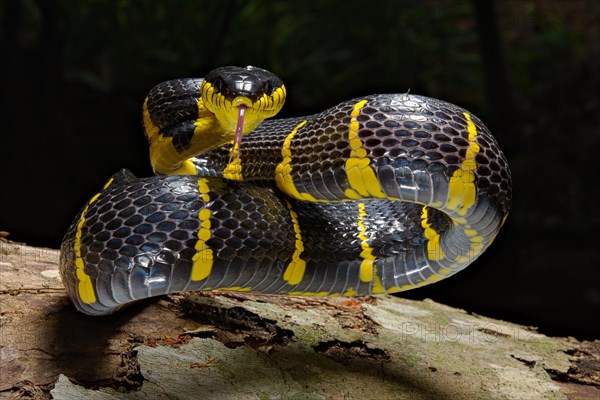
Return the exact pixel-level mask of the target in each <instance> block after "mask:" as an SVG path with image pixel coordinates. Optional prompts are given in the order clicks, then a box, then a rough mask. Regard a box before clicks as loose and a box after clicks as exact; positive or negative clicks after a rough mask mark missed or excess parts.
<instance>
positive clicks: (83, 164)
mask: <svg viewBox="0 0 600 400" xmlns="http://www.w3.org/2000/svg"><path fill="white" fill-rule="evenodd" d="M483 1H488V0H470V1H467V0H423V1H413V0H370V1H368V2H367V1H365V0H359V1H351V0H346V1H341V0H313V1H302V0H279V1H277V0H86V1H78V0H4V1H3V2H0V45H1V47H2V48H1V49H0V50H2V52H1V54H2V62H1V63H0V88H1V90H0V112H2V114H3V115H2V128H3V131H2V135H3V136H2V143H1V144H0V152H1V153H0V171H1V172H0V174H2V175H1V176H2V180H3V184H4V185H5V186H7V187H8V189H7V190H6V193H9V194H10V195H9V196H6V195H3V196H0V201H1V202H2V204H1V205H0V230H8V231H10V232H11V238H14V239H15V240H23V241H28V242H29V243H32V244H45V245H51V246H54V247H56V246H57V245H58V244H59V242H60V236H61V235H62V233H63V232H64V231H65V230H66V228H67V226H68V224H69V222H70V218H72V216H73V214H74V213H75V210H77V208H78V207H79V206H80V205H81V204H82V203H83V202H84V201H85V200H86V199H87V198H89V196H90V194H91V193H95V191H96V190H97V188H98V187H100V186H101V185H102V183H103V182H104V180H105V179H106V178H107V176H108V175H109V174H111V173H113V172H114V171H116V170H118V169H119V168H122V167H127V168H130V169H132V170H133V171H134V172H136V173H137V174H141V175H148V174H150V173H151V171H150V169H149V167H148V160H147V148H146V143H145V142H144V138H143V134H142V133H141V127H140V121H139V119H140V117H139V114H140V107H141V104H142V101H143V97H144V96H145V94H146V93H147V92H148V90H149V89H150V88H151V87H152V86H154V85H155V84H156V83H158V82H161V81H163V80H167V79H172V78H177V77H187V76H195V77H199V76H203V75H204V74H205V73H206V72H208V71H209V70H211V69H213V68H214V67H217V66H222V65H256V66H260V67H263V68H267V69H270V70H271V71H273V72H275V73H277V74H278V75H279V76H280V77H281V78H282V79H283V81H284V82H285V83H286V86H287V87H288V100H287V104H286V106H285V107H284V110H283V112H282V113H281V116H297V115H305V114H307V113H310V112H316V111H321V110H323V109H325V108H326V107H329V106H332V105H334V104H336V103H338V102H339V101H342V100H346V99H349V98H351V97H355V96H362V95H366V94H370V93H383V92H406V91H409V90H410V91H411V93H418V94H423V95H427V96H432V97H437V98H441V99H444V100H447V101H450V102H453V103H456V104H459V105H461V106H463V107H465V108H467V109H469V110H471V111H472V112H474V113H475V114H477V115H478V116H480V117H481V118H482V119H483V120H484V121H486V123H488V125H489V127H490V128H491V130H492V132H494V134H495V135H496V137H498V138H499V140H500V141H501V145H502V147H503V149H505V150H508V151H507V153H508V156H509V163H510V165H511V169H512V172H513V178H514V185H515V190H514V192H515V196H514V207H513V211H512V212H511V217H510V218H509V219H508V222H507V225H506V227H505V228H504V229H503V233H502V234H501V235H499V239H498V240H499V243H496V244H495V245H494V246H492V247H491V248H490V251H488V252H486V254H485V255H484V256H483V257H482V259H483V260H484V261H483V262H484V263H485V265H486V268H485V269H482V272H481V273H482V274H485V273H487V274H488V275H487V279H486V278H481V280H480V281H477V282H470V281H469V279H471V278H470V277H474V276H476V274H477V273H479V272H478V271H479V269H478V268H475V267H474V268H469V269H468V270H467V271H465V272H464V273H462V274H461V279H460V281H461V282H463V285H464V286H463V287H462V288H461V287H460V286H456V287H455V288H454V289H452V287H453V286H452V285H453V283H452V282H457V281H452V280H446V281H444V282H441V283H440V284H436V285H434V286H435V287H434V288H433V289H428V288H424V289H421V290H419V291H418V293H419V295H421V294H423V295H424V296H431V297H433V298H437V294H438V293H440V292H443V291H444V288H445V287H446V288H450V289H447V290H448V292H451V293H452V296H454V298H461V297H463V296H467V297H468V296H472V298H474V299H475V300H473V302H474V304H476V307H480V308H479V309H478V308H472V309H474V310H476V311H477V310H479V311H477V312H484V311H485V310H484V309H485V307H487V309H494V308H503V307H505V308H506V307H509V306H507V301H508V300H507V299H506V288H508V287H510V288H511V291H512V293H511V294H512V297H514V301H515V304H513V306H512V309H513V310H517V311H516V312H519V310H521V309H522V308H524V307H523V306H522V305H521V304H526V305H527V307H530V309H531V310H533V311H532V312H531V314H530V315H529V317H530V318H529V319H528V320H526V321H525V322H526V323H538V322H535V321H536V318H540V319H544V318H546V319H547V320H548V321H550V323H552V322H553V321H555V317H556V314H557V310H563V314H565V317H564V318H567V319H569V318H570V321H571V322H570V323H571V324H572V325H576V324H578V323H580V321H581V320H584V319H585V318H586V316H588V320H589V319H590V318H589V313H588V311H587V310H590V307H595V308H594V310H596V311H597V310H598V309H600V288H598V285H597V282H598V281H599V279H600V277H599V276H598V273H599V272H598V269H597V265H600V252H599V251H598V248H597V244H598V243H600V209H599V207H598V198H600V185H598V176H597V174H598V173H597V171H598V168H597V164H598V163H597V154H596V153H597V149H598V148H600V132H599V131H598V126H600V99H599V97H600V96H599V95H598V94H599V93H600V74H598V71H600V1H595V0H568V1H567V0H496V1H495V2H492V3H486V4H495V8H496V15H495V16H493V18H489V20H481V18H480V19H479V20H478V18H477V15H478V14H477V13H476V12H474V9H476V7H474V4H476V3H475V2H483ZM490 1H491V0H490ZM478 4H482V3H478ZM486 24H494V25H496V24H497V27H498V31H499V33H500V42H501V43H500V44H501V47H500V51H498V52H497V53H498V54H497V55H499V56H501V57H499V58H500V59H502V60H503V61H504V65H496V69H495V70H494V69H493V68H491V67H490V65H486V63H485V62H482V60H484V59H485V55H484V54H483V53H485V52H484V51H483V50H484V49H482V47H481V38H482V36H483V35H484V34H483V33H482V32H483V29H482V27H485V26H486ZM488 39H489V38H488ZM498 72H500V73H501V74H500V75H505V76H502V77H501V76H495V75H494V74H495V73H498ZM501 78H502V79H501ZM503 78H507V79H503ZM494 79H497V82H506V85H505V86H506V87H502V86H501V87H500V93H498V91H499V90H498V89H497V87H496V89H493V90H492V89H491V88H490V84H489V83H490V80H492V81H493V80H494ZM496 86H498V85H496ZM494 90H495V91H496V92H495V93H494V92H493V91H494ZM504 92H506V93H504ZM504 94H508V95H506V96H503V95H504ZM490 97H491V98H495V99H498V98H508V99H512V100H510V106H511V107H505V109H502V107H499V106H493V105H492V102H490ZM501 103H502V104H506V103H507V102H506V101H504V102H501ZM513 103H514V104H513ZM506 110H511V111H510V112H507V111H506ZM31 182H35V185H34V184H32V183H31ZM3 194H4V192H3ZM13 194H14V195H13ZM42 195H44V197H43V199H44V202H43V206H44V207H43V209H44V212H41V213H40V212H35V213H34V212H32V211H31V210H39V207H40V198H41V196H42ZM48 210H50V212H48ZM478 262H479V261H478ZM586 268H587V269H586ZM483 276H486V275H483ZM473 279H474V278H473ZM566 282H573V284H572V285H566V284H565V283H566ZM559 292H560V293H562V297H561V296H555V295H554V293H559ZM446 300H447V299H446ZM495 302H497V303H495ZM454 304H457V303H454ZM459 305H460V304H459ZM481 307H483V308H484V309H483V310H482V309H481ZM527 307H525V308H527ZM586 307H588V308H586ZM586 313H588V314H586ZM596 314H597V312H596ZM531 321H534V322H531ZM539 323H542V322H539ZM573 332H574V331H569V332H568V334H572V333H573ZM563 334H564V332H563Z"/></svg>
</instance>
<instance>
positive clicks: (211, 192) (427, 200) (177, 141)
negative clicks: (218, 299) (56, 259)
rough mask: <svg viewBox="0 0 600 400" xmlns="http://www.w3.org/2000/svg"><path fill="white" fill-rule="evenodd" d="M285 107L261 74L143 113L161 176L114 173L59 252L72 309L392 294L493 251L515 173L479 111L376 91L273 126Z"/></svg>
mask: <svg viewBox="0 0 600 400" xmlns="http://www.w3.org/2000/svg"><path fill="white" fill-rule="evenodd" d="M285 96H286V89H285V86H284V85H283V83H282V82H281V80H280V79H279V78H277V77H276V76H275V75H274V74H272V73H271V72H268V71H266V70H263V69H260V68H256V67H222V68H217V69H216V70H213V71H211V72H210V73H209V74H207V75H206V77H205V78H204V79H178V80H172V81H167V82H164V83H161V84H159V85H157V86H156V87H155V88H154V89H152V90H151V91H150V93H149V94H148V97H147V98H146V101H145V103H144V113H143V114H144V126H145V131H146V136H147V138H148V140H149V142H150V160H151V162H152V166H153V168H154V170H155V172H156V173H157V175H156V176H152V177H146V178H136V177H135V176H133V175H132V174H131V173H129V172H128V171H126V170H122V171H120V172H119V173H117V174H115V175H114V176H113V177H112V178H110V179H109V181H108V182H107V183H106V185H105V186H104V188H103V189H102V190H101V191H100V192H99V193H98V194H96V195H95V196H93V197H92V198H91V199H90V200H89V201H88V202H87V203H86V204H85V205H84V207H83V208H82V210H81V211H80V212H79V213H78V215H77V216H76V217H75V220H74V222H73V224H72V225H71V227H70V228H69V230H68V232H67V233H66V235H65V238H64V240H63V243H62V246H61V259H60V271H61V276H62V279H63V282H64V284H65V287H66V288H67V292H68V294H69V297H70V298H71V300H72V301H73V303H74V304H75V306H76V307H77V309H78V310H80V311H82V312H84V313H86V314H91V315H102V314H109V313H112V312H114V311H115V310H116V309H118V308H120V307H122V306H123V305H125V304H127V303H130V302H132V301H135V300H139V299H143V298H148V297H151V296H158V295H164V294H168V293H173V292H181V291H192V290H236V291H253V292H259V293H273V294H288V295H310V296H338V295H339V296H354V295H366V294H379V293H393V292H399V291H403V290H408V289H412V288H416V287H420V286H423V285H426V284H429V283H433V282H437V281H439V280H441V279H444V278H446V277H449V276H451V275H453V274H454V273H456V272H458V271H460V270H462V269H463V268H465V267H466V266H468V265H469V264H470V263H472V262H473V261H474V260H475V259H476V258H477V257H478V256H479V255H481V254H482V253H483V252H484V251H485V250H486V249H487V248H488V246H489V245H490V244H491V243H492V241H493V240H494V238H495V236H496V234H497V233H498V231H499V230H500V228H501V226H502V224H503V223H504V221H505V219H506V217H507V215H508V212H509V208H510V202H511V177H510V172H509V168H508V165H507V161H506V159H505V157H504V155H503V154H502V152H501V150H500V148H499V147H498V144H497V143H496V141H495V139H494V138H493V136H492V135H491V134H490V132H489V131H488V129H487V128H486V127H485V126H484V124H483V123H482V122H481V121H480V120H479V119H478V118H477V117H475V116H474V115H473V114H471V113H470V112H468V111H466V110H464V109H462V108H460V107H458V106H455V105H453V104H450V103H447V102H444V101H441V100H436V99H433V98H428V97H423V96H418V95H412V94H381V95H370V96H365V97H361V98H358V99H353V100H349V101H345V102H342V103H340V104H338V105H336V106H334V107H332V108H329V109H327V110H325V111H323V112H321V113H318V114H315V115H311V116H306V117H300V118H289V119H267V120H266V118H269V117H272V116H273V115H275V114H276V113H277V112H278V111H279V109H280V108H281V106H282V105H283V102H284V100H285ZM263 120H264V121H263Z"/></svg>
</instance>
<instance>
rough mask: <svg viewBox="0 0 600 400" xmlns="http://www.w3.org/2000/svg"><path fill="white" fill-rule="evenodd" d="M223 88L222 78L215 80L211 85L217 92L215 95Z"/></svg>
mask: <svg viewBox="0 0 600 400" xmlns="http://www.w3.org/2000/svg"><path fill="white" fill-rule="evenodd" d="M224 86H225V82H224V81H223V79H222V78H217V79H215V81H214V82H213V83H212V87H213V88H214V89H215V92H217V93H219V92H220V91H221V90H223V87H224Z"/></svg>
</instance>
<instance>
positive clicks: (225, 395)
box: [0, 240, 600, 400]
mask: <svg viewBox="0 0 600 400" xmlns="http://www.w3.org/2000/svg"><path fill="white" fill-rule="evenodd" d="M57 263H58V251H56V250H51V249H43V248H32V247H27V246H25V245H21V244H16V243H11V242H7V241H5V240H0V398H42V399H45V398H52V397H53V398H56V399H81V398H86V399H123V398H126V399H361V400H365V399H566V398H569V399H579V398H582V399H583V398H589V399H598V398H600V378H599V370H600V342H599V341H595V342H578V341H576V340H574V339H564V338H549V337H546V336H544V335H541V334H539V333H536V332H535V331H534V330H532V329H529V328H527V327H523V326H519V325H515V324H511V323H507V322H502V321H496V320H492V319H489V318H485V317H482V316H477V315H471V314H468V313H466V312H465V311H462V310H457V309H453V308H450V307H447V306H444V305H441V304H437V303H434V302H431V301H423V302H419V301H411V300H405V299H400V298H395V297H391V296H383V297H363V298H356V299H352V298H350V299H348V298H331V299H313V298H302V297H285V296H258V295H249V294H243V295H242V294H239V293H229V294H227V293H207V294H188V295H177V296H165V297H162V298H160V299H154V300H148V301H143V302H140V303H139V304H135V305H133V306H130V307H128V308H126V309H124V310H122V311H121V312H119V313H117V314H115V315H112V316H108V317H101V318H92V317H87V316H84V315H81V314H79V313H77V312H76V311H75V310H74V309H73V307H72V306H71V304H70V303H69V301H68V299H67V297H66V295H65V292H64V289H63V287H62V284H61V282H60V279H59V276H58V269H57Z"/></svg>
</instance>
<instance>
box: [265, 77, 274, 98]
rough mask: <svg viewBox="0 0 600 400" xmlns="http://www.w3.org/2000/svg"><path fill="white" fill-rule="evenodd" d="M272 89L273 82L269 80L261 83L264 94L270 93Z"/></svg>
mask: <svg viewBox="0 0 600 400" xmlns="http://www.w3.org/2000/svg"><path fill="white" fill-rule="evenodd" d="M274 89H275V88H274V87H273V82H271V81H266V82H265V83H264V84H263V91H264V92H265V94H267V96H270V95H272V94H273V90H274Z"/></svg>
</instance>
